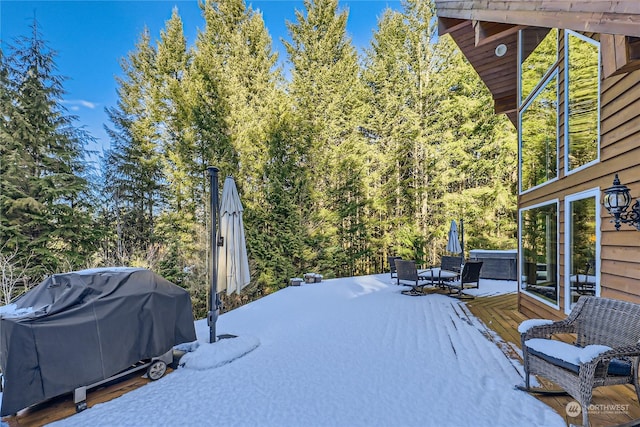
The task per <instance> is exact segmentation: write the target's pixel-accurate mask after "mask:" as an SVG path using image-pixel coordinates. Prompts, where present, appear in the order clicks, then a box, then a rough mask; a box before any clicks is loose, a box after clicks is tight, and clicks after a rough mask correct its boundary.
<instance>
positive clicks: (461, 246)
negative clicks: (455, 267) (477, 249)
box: [460, 218, 464, 262]
mask: <svg viewBox="0 0 640 427" xmlns="http://www.w3.org/2000/svg"><path fill="white" fill-rule="evenodd" d="M460 237H461V239H462V244H461V245H460V249H462V262H464V221H463V220H462V218H460Z"/></svg>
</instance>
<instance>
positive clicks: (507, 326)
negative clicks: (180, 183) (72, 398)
mask: <svg viewBox="0 0 640 427" xmlns="http://www.w3.org/2000/svg"><path fill="white" fill-rule="evenodd" d="M394 282H395V280H394V281H393V282H392V281H391V280H390V278H389V275H388V274H386V275H375V276H366V277H359V278H348V279H334V280H325V281H323V282H322V283H317V284H303V285H302V286H299V287H289V288H286V289H283V290H281V291H279V292H276V293H275V294H272V295H270V296H267V297H265V298H263V299H261V300H259V301H256V302H254V303H251V304H248V305H246V306H243V307H240V308H238V309H236V310H233V311H231V312H229V313H226V314H224V315H223V316H221V317H220V319H219V321H218V330H219V332H220V333H232V334H236V335H238V336H239V337H242V338H243V339H246V341H252V342H254V340H255V339H257V340H258V341H259V346H258V347H257V348H256V349H255V350H253V351H251V352H250V353H249V354H247V355H245V356H243V357H241V358H239V359H237V360H234V361H232V362H230V363H228V364H220V363H218V362H215V363H213V362H212V364H211V365H210V367H209V368H207V363H206V362H207V358H208V357H209V356H208V355H207V354H206V352H205V351H200V352H199V351H198V350H196V351H195V352H194V353H191V354H192V355H193V356H194V357H193V359H194V361H195V362H197V363H195V364H194V366H197V367H198V369H189V368H188V367H186V368H180V369H178V370H177V371H176V372H174V373H172V374H170V375H168V376H166V377H165V378H162V379H161V380H159V381H156V382H154V383H150V384H147V385H145V386H144V387H140V388H138V389H136V390H133V391H131V392H128V391H130V388H126V389H124V390H122V393H125V394H124V395H123V396H122V397H121V398H119V399H115V400H112V401H111V402H108V403H105V404H100V405H96V406H94V407H92V408H90V409H89V410H87V411H84V412H83V413H80V414H76V415H73V416H71V417H69V418H66V419H64V420H62V421H61V422H60V423H56V425H62V426H75V425H77V426H84V425H107V424H108V425H133V426H136V425H174V424H179V425H214V424H215V425H230V424H235V425H266V426H270V425H278V426H285V425H300V426H301V425H304V426H329V425H331V426H343V425H344V426H346V425H349V426H358V425H362V426H365V425H366V426H376V425H380V426H386V425H403V426H414V425H415V426H418V425H420V426H445V427H446V426H460V425H474V426H483V425H486V426H491V427H495V426H512V425H519V426H526V425H528V426H565V425H566V422H565V420H568V421H569V422H579V421H580V418H566V405H567V403H569V402H570V401H571V398H569V397H546V398H542V399H540V400H542V401H543V402H544V403H546V404H547V405H549V406H547V405H544V404H542V403H541V402H540V400H537V399H535V398H533V397H532V396H530V395H528V394H527V393H524V392H522V391H516V390H514V389H513V386H514V385H515V384H522V383H523V379H522V366H521V363H520V360H519V356H520V350H519V335H518V334H517V330H516V329H517V326H518V324H519V323H520V322H521V321H522V320H524V319H525V317H524V316H523V315H522V314H520V313H518V312H517V304H516V301H517V295H516V294H515V293H513V292H515V290H516V285H515V283H512V282H505V281H484V280H483V281H482V282H481V284H480V289H473V290H468V291H467V292H469V293H475V294H476V295H477V298H476V299H474V300H470V301H466V302H461V301H458V300H456V299H453V298H449V297H446V296H444V295H437V294H436V295H426V296H418V297H410V296H405V295H401V294H400V291H401V289H406V288H405V287H402V286H396V285H395V284H393V283H394ZM505 292H506V293H505ZM196 329H197V331H198V336H199V337H203V338H201V339H204V337H205V336H207V334H208V328H207V326H206V322H204V321H198V322H197V324H196ZM247 338H248V339H247ZM201 345H208V344H201ZM215 345H218V344H215ZM201 350H209V349H208V348H203V349H201ZM505 355H507V356H505ZM128 387H129V386H128ZM100 393H103V392H101V391H95V392H94V393H89V396H88V397H89V405H90V406H91V405H92V404H93V403H92V399H96V398H97V396H96V394H100ZM108 393H110V394H111V395H112V396H113V395H115V394H117V393H114V391H113V390H110V391H109V392H108ZM634 396H635V393H634V392H633V391H631V390H630V389H628V388H626V387H607V388H605V389H604V390H602V391H600V390H596V394H595V397H594V404H598V405H602V406H601V409H600V410H599V411H595V412H594V415H593V417H592V422H593V423H594V425H605V426H606V425H612V424H619V423H623V422H627V421H628V420H630V419H632V418H640V407H639V406H638V404H637V402H635V398H634ZM94 402H95V401H94ZM69 405H71V407H72V402H70V403H69ZM607 405H609V406H607ZM614 405H617V406H614ZM60 408H61V406H58V407H57V408H52V409H49V408H47V406H46V405H42V406H41V407H39V408H38V409H37V410H35V411H34V410H28V411H25V413H23V414H21V415H19V416H18V417H17V419H16V418H6V419H4V420H3V421H5V422H6V423H8V424H9V425H11V426H17V425H20V426H28V425H42V420H43V419H44V420H46V422H51V421H53V420H56V419H61V418H64V417H66V416H68V415H69V413H68V412H67V413H66V414H64V415H61V416H56V415H57V414H62V411H61V409H60ZM47 411H49V412H52V413H51V414H50V415H48V416H47V417H45V418H42V413H43V412H47ZM71 412H72V411H71ZM36 417H38V418H36ZM32 419H33V420H35V419H39V420H40V421H39V422H38V421H34V422H31V421H30V420H32Z"/></svg>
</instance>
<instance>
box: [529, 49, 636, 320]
mask: <svg viewBox="0 0 640 427" xmlns="http://www.w3.org/2000/svg"><path fill="white" fill-rule="evenodd" d="M561 46H564V43H561ZM607 54H608V52H606V51H604V50H603V51H602V53H601V55H603V56H605V55H607ZM563 68H564V65H561V69H560V73H559V76H560V80H561V88H562V90H564V76H565V73H564V69H563ZM600 91H601V111H600V126H601V130H600V134H601V138H600V161H599V162H598V163H596V164H594V165H592V166H590V167H587V168H585V169H582V170H579V171H577V172H574V173H571V174H569V175H566V171H565V169H564V168H565V165H564V155H565V153H564V144H565V141H564V125H563V123H564V120H563V118H564V116H563V115H564V106H561V109H560V111H561V121H560V123H561V129H560V132H561V133H560V135H561V137H560V142H559V152H558V158H559V171H558V177H559V179H558V180H557V181H554V182H551V183H549V184H547V185H545V186H543V187H540V188H538V189H536V190H534V191H531V192H528V193H525V194H522V195H520V197H519V201H518V207H519V208H524V207H527V206H531V205H534V204H537V203H541V202H543V201H546V200H552V199H558V200H559V201H560V204H559V212H558V229H559V241H558V244H559V248H558V253H559V265H558V271H559V297H560V298H559V306H560V309H559V310H556V309H555V308H553V307H550V306H549V305H547V304H545V303H543V302H540V301H538V300H536V299H534V298H532V297H530V296H529V295H527V294H525V293H521V294H520V298H519V309H520V311H521V312H522V313H523V314H525V315H527V316H530V317H548V318H563V317H564V316H565V314H564V307H565V301H564V296H565V294H564V283H565V277H564V271H565V269H564V264H565V259H564V255H565V253H564V252H565V245H564V244H565V223H564V209H565V197H566V196H567V195H570V194H575V193H578V192H581V191H584V190H587V189H590V188H595V187H598V188H600V190H601V191H602V190H604V189H605V188H607V187H610V186H611V185H612V183H613V177H614V175H615V174H616V173H619V174H620V180H621V182H622V183H623V184H625V185H627V186H628V187H629V189H630V190H631V196H632V198H634V199H635V198H640V164H639V160H640V71H634V72H631V73H628V74H623V75H618V76H613V77H609V78H607V79H604V80H602V81H601V85H600ZM561 99H562V100H563V101H564V97H562V98H561ZM599 203H602V198H601V199H600V201H599ZM610 220H611V216H610V215H609V213H608V212H607V210H606V209H604V207H603V208H602V209H601V241H600V244H601V252H600V259H601V266H600V267H601V268H600V269H601V273H600V285H601V293H600V295H601V296H603V297H608V298H616V299H620V300H625V301H632V302H637V303H640V233H639V232H638V231H636V230H635V229H634V228H633V227H630V226H628V225H626V224H622V225H621V228H620V231H616V230H615V227H614V225H613V224H612V223H611V222H610Z"/></svg>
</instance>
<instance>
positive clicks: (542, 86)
mask: <svg viewBox="0 0 640 427" xmlns="http://www.w3.org/2000/svg"><path fill="white" fill-rule="evenodd" d="M557 65H558V62H556V64H555V65H554V66H553V67H552V68H551V70H550V71H549V72H548V73H547V74H546V75H545V76H544V78H543V79H542V80H541V81H540V83H539V84H538V86H536V89H535V90H534V91H532V92H531V94H530V96H529V97H528V98H527V99H526V102H525V103H524V104H522V106H521V108H520V109H519V110H518V192H519V194H527V193H529V192H531V191H534V190H537V189H538V188H541V187H544V186H545V185H548V184H551V183H552V182H555V181H557V180H558V179H559V178H560V158H559V156H558V154H559V152H560V135H561V133H560V111H561V110H560V103H559V102H558V101H559V96H558V95H559V94H560V77H559V73H558V68H557ZM554 78H555V79H556V146H555V150H556V176H555V177H553V178H551V179H548V180H546V181H545V182H543V183H541V184H538V185H535V186H533V187H530V188H527V189H526V190H523V189H522V115H523V113H524V112H525V111H527V109H528V108H529V106H530V105H531V104H532V103H533V101H535V99H536V98H537V97H538V95H539V94H540V92H542V91H543V90H544V89H545V88H546V87H547V84H548V83H549V82H550V81H551V80H553V79H554ZM519 80H520V79H518V81H519Z"/></svg>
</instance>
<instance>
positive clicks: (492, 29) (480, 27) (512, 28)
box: [473, 21, 527, 47]
mask: <svg viewBox="0 0 640 427" xmlns="http://www.w3.org/2000/svg"><path fill="white" fill-rule="evenodd" d="M473 27H474V29H475V32H476V42H475V43H476V47H477V46H482V45H485V44H493V43H496V42H498V40H501V39H503V38H505V37H508V36H510V35H513V34H516V33H517V32H518V31H520V30H522V29H524V28H527V27H526V26H525V25H511V24H496V23H493V22H483V21H475V22H474V23H473Z"/></svg>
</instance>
